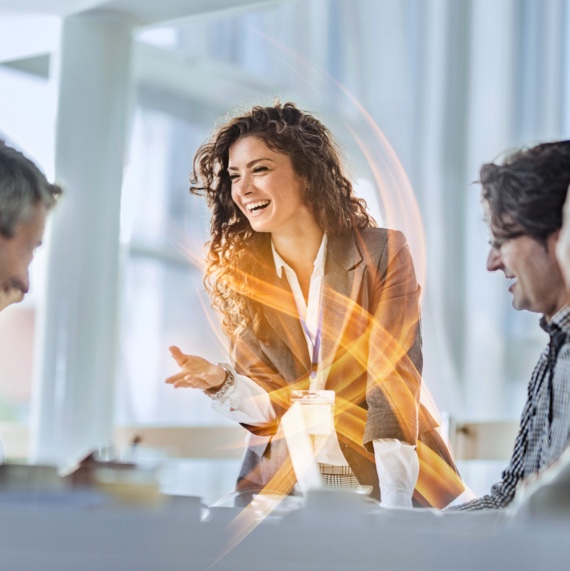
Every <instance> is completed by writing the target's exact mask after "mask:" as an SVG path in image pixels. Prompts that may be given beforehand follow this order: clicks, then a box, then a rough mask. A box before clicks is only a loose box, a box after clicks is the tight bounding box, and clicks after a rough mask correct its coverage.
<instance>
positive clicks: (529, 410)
mask: <svg viewBox="0 0 570 571" xmlns="http://www.w3.org/2000/svg"><path fill="white" fill-rule="evenodd" d="M540 326H541V327H542V328H543V329H544V330H545V331H546V332H547V333H548V334H549V335H550V342H549V344H548V346H547V347H546V348H545V349H544V351H543V352H542V354H541V356H540V359H539V360H538V363H537V365H536V367H535V369H534V372H533V374H532V377H531V380H530V383H529V385H528V393H527V402H526V404H525V407H524V409H523V413H522V418H521V423H520V427H519V432H518V435H517V438H516V441H515V447H514V451H513V455H512V457H511V461H510V464H509V466H508V467H507V469H506V470H505V471H504V472H503V474H502V481H501V482H499V483H498V484H495V485H494V486H493V487H492V488H491V493H490V494H489V495H486V496H483V497H482V498H479V499H477V500H473V501H471V502H468V503H466V504H462V505H459V506H455V507H453V508H450V510H449V511H452V510H484V509H498V508H504V507H506V506H508V505H509V504H510V503H511V501H512V500H513V498H514V495H515V492H516V490H517V487H518V485H519V484H520V483H521V482H522V481H523V480H524V479H525V478H528V477H529V476H532V475H535V474H537V473H538V472H540V471H541V470H543V469H545V468H547V467H548V466H550V465H551V464H552V463H553V462H554V461H556V460H557V459H558V458H559V457H560V455H561V454H562V452H564V450H565V449H566V447H567V446H568V444H569V443H570V439H569V437H570V307H564V308H562V309H561V310H560V311H558V312H557V313H556V314H555V315H554V317H553V318H552V319H551V320H550V321H549V322H548V323H547V322H546V320H545V319H544V318H542V319H541V322H540Z"/></svg>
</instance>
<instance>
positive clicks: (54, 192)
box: [0, 140, 62, 238]
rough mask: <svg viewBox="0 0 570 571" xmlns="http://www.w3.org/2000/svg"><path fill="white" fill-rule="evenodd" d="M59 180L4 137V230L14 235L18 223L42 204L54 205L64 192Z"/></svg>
mask: <svg viewBox="0 0 570 571" xmlns="http://www.w3.org/2000/svg"><path fill="white" fill-rule="evenodd" d="M61 193H62V189H61V187H60V186H58V185H57V184H51V183H49V182H48V181H47V179H46V177H45V175H44V174H43V173H42V172H41V171H40V170H39V169H38V167H37V166H36V165H35V164H34V163H33V162H32V161H31V160H30V159H28V158H27V157H25V156H24V155H23V154H22V153H20V152H19V151H17V150H16V149H13V148H12V147H10V146H8V145H7V144H6V143H5V142H4V141H2V140H0V234H1V235H2V236H4V237H6V238H11V237H12V236H13V235H14V232H15V229H16V226H17V225H18V224H20V223H21V222H25V221H26V220H28V219H29V218H30V217H31V216H32V214H33V211H34V207H35V206H38V205H42V206H45V208H46V209H47V210H50V209H51V208H53V206H54V205H55V203H56V202H57V199H58V197H59V196H60V195H61Z"/></svg>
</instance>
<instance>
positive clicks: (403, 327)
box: [232, 228, 463, 507]
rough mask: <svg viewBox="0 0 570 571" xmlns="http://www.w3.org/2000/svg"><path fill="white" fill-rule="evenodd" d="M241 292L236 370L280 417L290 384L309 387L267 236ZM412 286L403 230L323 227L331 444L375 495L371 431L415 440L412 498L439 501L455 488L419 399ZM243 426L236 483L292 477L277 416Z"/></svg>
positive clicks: (279, 486) (277, 482)
mask: <svg viewBox="0 0 570 571" xmlns="http://www.w3.org/2000/svg"><path fill="white" fill-rule="evenodd" d="M259 259H260V264H259V266H258V268H257V269H256V270H255V271H254V276H253V283H254V284H255V287H254V290H255V293H254V294H252V296H251V299H249V300H248V309H249V311H250V312H251V314H252V316H255V315H257V316H258V317H259V319H258V321H259V326H258V330H257V331H256V332H254V331H253V328H247V329H245V330H243V331H242V332H241V333H240V334H239V335H237V336H236V337H235V338H234V339H232V354H233V359H234V366H235V368H236V370H237V371H238V372H240V373H242V374H244V375H247V376H249V377H250V378H251V379H253V380H254V381H255V382H257V383H258V384H259V385H261V386H262V387H263V388H265V390H267V392H268V394H269V396H270V399H271V401H272V404H273V407H274V409H275V412H276V414H277V417H278V418H280V417H281V415H282V414H283V413H284V412H285V411H286V410H287V408H288V407H289V406H290V400H289V395H290V391H291V389H306V388H308V387H309V373H310V367H311V359H310V355H309V353H308V350H307V345H306V341H305V338H304V336H303V331H302V327H301V324H300V322H299V319H298V314H297V310H296V307H295V302H294V299H293V295H292V293H291V290H290V288H289V285H288V283H287V280H286V278H285V277H282V278H279V277H278V276H277V272H276V270H275V266H274V262H273V257H272V254H271V247H270V242H269V237H268V240H267V243H266V244H265V245H264V246H263V247H262V248H261V250H260V252H259ZM419 294H420V288H419V286H418V284H417V282H416V277H415V272H414V268H413V263H412V259H411V256H410V252H409V249H408V246H407V244H406V240H405V237H404V236H403V234H402V233H400V232H397V231H391V230H386V229H383V228H371V229H365V230H361V231H358V232H354V233H350V234H345V235H341V236H331V235H329V236H328V245H327V254H326V261H325V276H324V283H323V294H322V296H323V297H322V300H323V326H322V341H321V342H322V366H321V371H322V374H324V375H325V378H326V388H327V389H332V390H334V391H335V392H336V402H335V429H336V432H337V436H338V440H339V444H340V447H341V450H342V452H343V454H344V455H345V457H346V459H347V461H348V463H349V465H350V466H351V467H352V470H353V471H354V473H355V475H356V477H357V478H358V480H359V482H360V483H361V484H368V485H372V486H373V489H374V491H373V495H374V496H376V497H379V483H378V475H377V471H376V467H375V463H374V454H373V449H372V441H373V440H375V439H378V438H396V439H399V440H402V441H406V442H409V443H411V444H416V445H417V450H418V456H419V458H420V477H419V478H418V485H417V486H416V492H415V494H414V499H415V500H416V502H417V503H418V504H421V505H433V506H437V507H441V506H443V505H446V504H447V503H448V502H449V501H451V500H452V499H453V498H454V497H456V496H457V495H459V493H461V492H462V491H463V485H462V484H461V480H460V478H459V476H458V474H457V471H456V469H455V465H454V463H453V460H452V459H451V457H450V455H449V452H448V450H447V448H446V446H445V444H444V442H443V441H442V440H441V438H440V436H439V434H438V433H437V431H435V430H434V429H435V428H436V427H437V423H436V422H435V421H434V419H433V418H432V417H431V416H430V415H429V413H428V412H427V410H425V409H424V407H423V406H420V404H419V397H420V387H421V371H422V353H421V335H420V315H419V304H418V302H419ZM246 428H248V429H249V430H250V431H251V436H250V441H249V446H248V449H247V450H246V453H245V457H244V461H243V464H242V468H241V471H240V476H239V480H238V488H242V489H243V488H246V487H249V486H254V487H258V486H266V487H268V488H270V489H272V490H275V491H286V492H288V491H290V489H291V488H292V486H293V485H294V483H295V477H294V474H293V470H292V467H291V463H290V460H289V457H288V453H287V447H286V444H285V442H284V440H283V439H282V438H281V435H280V432H279V424H278V422H277V423H275V424H274V425H271V426H264V427H262V428H259V427H252V426H246Z"/></svg>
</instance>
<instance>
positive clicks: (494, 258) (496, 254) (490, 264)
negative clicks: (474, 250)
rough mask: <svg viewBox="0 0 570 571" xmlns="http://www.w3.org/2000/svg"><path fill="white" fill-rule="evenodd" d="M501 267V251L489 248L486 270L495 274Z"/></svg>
mask: <svg viewBox="0 0 570 571" xmlns="http://www.w3.org/2000/svg"><path fill="white" fill-rule="evenodd" d="M502 267H503V260H502V259H501V251H500V250H499V249H498V248H491V249H490V250H489V255H488V256H487V270H488V271H490V272H496V271H497V270H500V269H501V268H502Z"/></svg>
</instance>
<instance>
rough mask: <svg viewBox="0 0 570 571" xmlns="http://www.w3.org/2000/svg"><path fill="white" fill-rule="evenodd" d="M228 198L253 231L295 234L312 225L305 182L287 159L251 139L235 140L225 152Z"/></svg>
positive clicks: (250, 137)
mask: <svg viewBox="0 0 570 571" xmlns="http://www.w3.org/2000/svg"><path fill="white" fill-rule="evenodd" d="M228 173H229V176H230V179H231V181H232V199H233V201H234V202H235V203H236V204H237V206H238V207H239V209H240V210H241V211H242V212H243V214H244V215H245V216H246V218H247V219H248V220H249V223H250V224H251V227H252V228H253V230H255V231H256V232H270V233H271V234H289V233H298V232H299V230H301V229H302V228H303V226H304V225H306V224H307V223H309V222H310V223H315V219H314V216H313V213H312V210H311V208H310V206H309V205H308V204H307V203H306V201H305V188H306V182H305V180H304V179H302V178H301V177H299V175H297V173H296V172H295V170H294V169H293V165H292V164H291V159H290V158H289V157H288V156H287V155H285V154H284V153H280V152H277V151H273V150H272V149H270V148H269V147H268V146H267V145H266V144H265V142H264V141H263V140H262V139H260V138H258V137H255V136H252V135H250V136H246V137H242V138H240V139H238V140H237V141H236V142H235V143H234V144H233V145H232V146H231V147H230V150H229V163H228Z"/></svg>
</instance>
